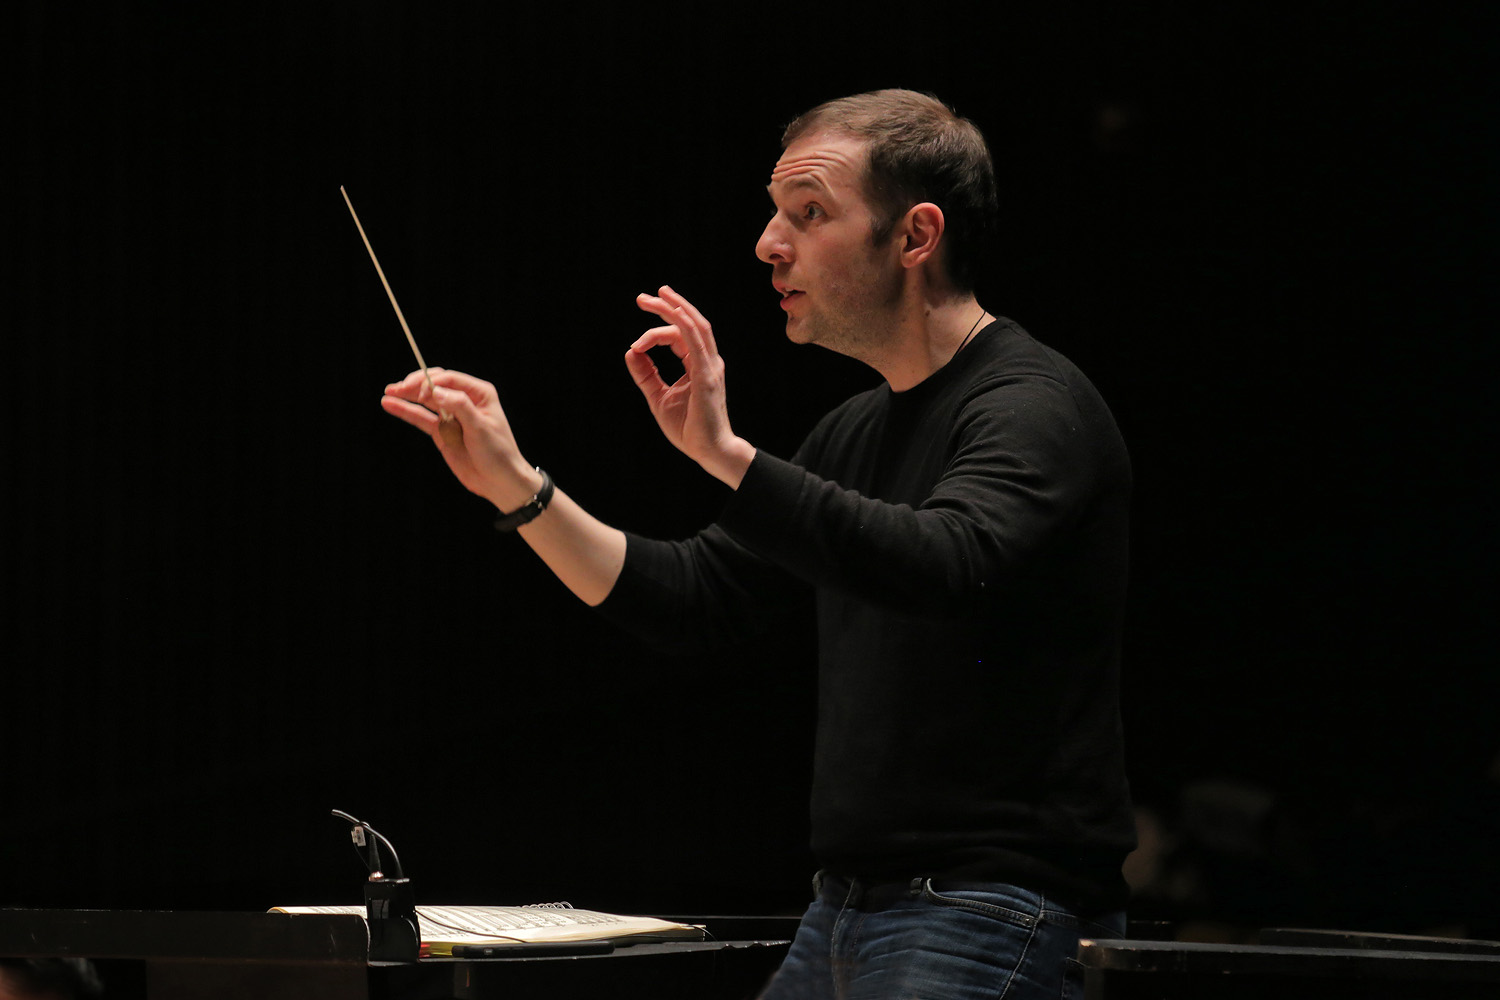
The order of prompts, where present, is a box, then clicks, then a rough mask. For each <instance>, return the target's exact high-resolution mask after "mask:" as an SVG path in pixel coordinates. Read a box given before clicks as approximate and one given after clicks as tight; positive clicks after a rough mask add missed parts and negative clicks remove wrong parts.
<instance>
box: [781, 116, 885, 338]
mask: <svg viewBox="0 0 1500 1000" xmlns="http://www.w3.org/2000/svg"><path fill="white" fill-rule="evenodd" d="M864 164H865V150H864V143H863V142H861V141H860V140H858V139H855V138H852V137H849V136H842V135H830V134H827V133H820V134H814V135H810V136H804V137H802V138H801V139H798V140H797V141H796V142H794V143H792V145H790V146H788V147H787V149H786V152H784V153H783V154H782V155H781V159H780V160H778V161H776V168H775V169H774V170H773V171H772V172H771V183H770V184H769V185H767V187H766V190H767V191H769V192H770V194H771V200H772V201H773V202H775V204H776V211H775V213H774V214H773V215H772V216H771V221H770V222H768V223H767V224H766V229H765V232H763V233H762V234H761V237H760V241H759V242H758V243H757V244H756V246H755V253H756V256H758V257H759V258H760V259H761V260H763V261H765V262H766V263H767V264H770V265H771V283H772V285H774V286H775V288H776V291H777V292H779V293H780V294H781V296H782V299H781V308H782V309H783V310H785V311H786V334H787V337H789V338H790V339H791V340H793V341H794V342H796V343H799V344H820V345H822V346H823V347H826V348H829V349H830V350H834V351H838V352H839V353H841V354H849V355H851V356H855V357H859V356H861V354H862V353H863V352H862V351H861V346H862V345H867V344H868V343H870V342H872V341H873V340H878V339H879V338H880V337H881V335H882V333H883V332H884V330H885V328H886V326H887V325H888V324H889V317H890V315H891V312H892V309H893V306H894V305H895V300H896V298H897V296H898V295H899V292H900V272H901V268H900V266H899V263H898V260H899V257H898V255H897V252H896V251H895V249H894V248H895V247H896V246H897V243H898V240H896V239H894V238H892V239H887V240H886V242H885V244H884V245H881V246H876V245H874V244H873V243H872V242H871V233H872V228H873V224H874V220H875V217H874V213H873V212H872V210H871V209H870V206H869V204H868V203H867V202H866V200H865V195H864V190H863V186H862V184H861V176H862V174H863V171H864Z"/></svg>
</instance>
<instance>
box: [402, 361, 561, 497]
mask: <svg viewBox="0 0 1500 1000" xmlns="http://www.w3.org/2000/svg"><path fill="white" fill-rule="evenodd" d="M428 371H429V372H430V373H431V375H432V388H430V389H429V388H428V385H427V380H426V379H424V378H423V377H422V373H421V372H420V371H415V372H412V373H411V374H410V375H408V376H406V378H404V379H402V380H401V381H400V382H395V383H393V384H391V385H388V386H386V387H385V395H384V396H382V397H381V398H380V405H381V407H382V408H383V409H384V410H385V411H386V412H387V413H389V414H391V415H392V416H396V417H400V418H401V419H402V420H404V421H406V422H407V423H409V424H411V425H412V426H413V427H415V428H417V429H418V430H420V431H424V432H426V433H427V434H428V435H429V436H430V437H431V438H432V441H433V444H435V445H437V448H438V451H439V452H441V453H442V456H443V460H444V461H446V462H447V463H448V468H449V469H451V470H453V474H454V475H455V476H457V477H458V481H459V482H461V483H463V484H464V486H465V487H466V488H467V489H468V490H469V491H470V492H473V493H477V494H479V495H480V496H482V497H484V498H485V499H487V500H489V501H490V502H491V503H493V504H494V505H495V506H496V507H498V508H500V509H501V510H505V511H510V510H514V509H516V508H517V507H520V506H521V505H522V504H524V503H525V502H526V501H527V500H528V499H529V498H530V497H531V495H532V494H533V493H535V492H536V491H537V489H538V488H539V486H540V485H541V476H539V475H538V474H537V473H536V472H535V470H533V469H532V468H531V467H530V466H528V465H527V464H526V461H525V459H523V458H522V457H521V450H520V448H518V447H517V446H516V439H515V435H513V434H512V433H511V430H510V421H508V420H507V419H506V418H505V411H504V410H503V409H501V407H500V397H499V394H498V393H496V392H495V387H494V386H493V385H491V384H490V383H488V382H485V381H482V380H480V379H477V378H474V377H473V376H472V375H465V374H464V373H463V372H454V371H448V370H446V369H443V368H429V369H428ZM434 410H437V411H439V412H442V413H446V414H449V415H450V416H451V419H449V420H443V419H441V418H440V417H439V416H438V414H437V413H434V412H433V411H434Z"/></svg>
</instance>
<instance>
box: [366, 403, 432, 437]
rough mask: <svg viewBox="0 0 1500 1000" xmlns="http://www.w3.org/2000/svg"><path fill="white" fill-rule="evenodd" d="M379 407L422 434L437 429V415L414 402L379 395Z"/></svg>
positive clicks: (430, 432)
mask: <svg viewBox="0 0 1500 1000" xmlns="http://www.w3.org/2000/svg"><path fill="white" fill-rule="evenodd" d="M380 408H381V409H382V410H384V411H385V412H387V413H389V414H390V415H391V416H393V417H398V418H400V419H401V420H404V421H406V422H407V423H409V424H411V425H412V426H413V427H415V428H416V429H417V430H419V431H421V432H423V433H424V434H436V433H437V430H438V423H439V421H438V415H437V414H436V413H433V412H432V411H431V410H429V409H427V408H426V407H423V406H418V405H417V404H416V403H408V402H407V401H406V400H404V399H401V398H399V397H397V396H391V395H387V396H381V397H380Z"/></svg>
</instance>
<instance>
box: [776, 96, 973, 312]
mask: <svg viewBox="0 0 1500 1000" xmlns="http://www.w3.org/2000/svg"><path fill="white" fill-rule="evenodd" d="M818 132H832V133H835V134H838V133H842V134H844V135H849V136H853V137H854V138H857V139H861V140H863V141H864V143H865V150H866V153H867V157H866V162H865V176H864V187H865V197H866V198H867V199H868V200H869V202H870V205H871V207H872V208H874V209H875V226H874V233H873V236H874V239H875V242H876V243H883V242H885V240H886V239H887V238H889V236H890V234H891V230H892V229H894V228H895V225H896V223H897V221H898V220H899V219H900V218H901V216H902V215H903V214H904V213H905V212H906V210H907V209H908V208H911V206H913V205H915V204H918V203H919V202H924V201H930V202H932V203H933V204H934V205H936V206H937V207H938V208H940V209H942V210H943V219H944V234H943V235H944V243H945V244H946V247H947V250H946V261H947V269H948V279H949V280H950V281H951V282H952V283H953V284H954V285H955V286H956V287H957V288H958V290H959V291H964V292H969V291H973V290H974V280H975V272H976V270H977V267H978V264H979V263H980V261H981V260H982V258H983V257H984V256H985V255H986V254H987V253H988V251H989V244H990V241H991V240H992V239H993V238H994V230H995V217H996V215H997V214H998V212H999V198H998V195H997V194H996V190H995V167H994V163H993V162H992V161H991V159H990V151H989V147H988V146H986V145H985V142H984V136H983V135H982V134H980V131H979V128H978V127H977V126H976V125H975V124H974V123H973V122H971V121H969V120H968V119H967V118H960V117H959V116H958V114H957V113H956V112H954V110H953V109H952V108H950V107H948V105H946V104H944V103H943V102H942V101H940V100H938V99H937V98H936V97H934V96H933V95H932V94H923V93H918V92H916V91H913V90H876V91H871V92H870V93H867V94H856V95H854V96H853V97H841V98H839V99H838V100H834V101H828V102H826V103H824V104H820V105H818V106H817V107H815V108H813V109H812V110H811V111H808V112H806V113H805V114H803V115H801V116H800V117H798V118H797V119H796V120H794V121H793V122H792V123H791V124H790V125H788V126H787V127H786V131H785V132H783V133H782V136H781V148H782V149H786V148H787V147H788V146H790V145H791V144H792V143H794V142H796V141H797V140H798V139H800V138H802V137H803V136H806V135H813V134H816V133H818Z"/></svg>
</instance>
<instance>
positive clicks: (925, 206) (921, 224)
mask: <svg viewBox="0 0 1500 1000" xmlns="http://www.w3.org/2000/svg"><path fill="white" fill-rule="evenodd" d="M943 225H944V223H943V210H942V209H941V208H938V207H937V206H936V205H934V204H933V203H932V202H930V201H924V202H922V203H920V204H917V205H913V206H912V207H911V208H908V209H907V210H906V214H905V215H904V216H902V217H901V225H900V227H899V232H900V234H901V265H902V266H903V267H916V266H918V265H920V264H924V263H926V262H927V261H928V260H930V259H931V258H932V257H933V255H934V254H936V253H937V251H938V244H939V243H941V242H942V239H943Z"/></svg>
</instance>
